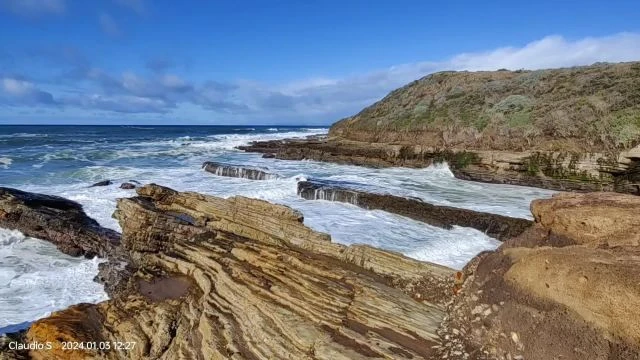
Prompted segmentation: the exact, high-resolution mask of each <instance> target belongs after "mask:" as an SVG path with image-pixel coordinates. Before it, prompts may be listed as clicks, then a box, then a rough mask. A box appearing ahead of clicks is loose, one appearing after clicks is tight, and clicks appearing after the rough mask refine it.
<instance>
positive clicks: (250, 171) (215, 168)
mask: <svg viewBox="0 0 640 360" xmlns="http://www.w3.org/2000/svg"><path fill="white" fill-rule="evenodd" d="M202 168H203V169H204V170H205V171H207V172H210V173H212V174H214V175H218V176H228V177H237V178H243V179H249V180H268V179H277V178H278V176H277V175H275V174H270V173H268V172H267V170H266V169H262V168H256V167H249V166H240V165H231V164H223V163H218V162H213V161H207V162H205V163H204V164H202Z"/></svg>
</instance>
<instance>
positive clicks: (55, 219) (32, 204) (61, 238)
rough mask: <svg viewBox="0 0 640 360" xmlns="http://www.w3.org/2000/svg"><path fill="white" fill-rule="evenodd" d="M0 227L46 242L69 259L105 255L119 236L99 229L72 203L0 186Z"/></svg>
mask: <svg viewBox="0 0 640 360" xmlns="http://www.w3.org/2000/svg"><path fill="white" fill-rule="evenodd" d="M0 227H2V228H5V229H11V230H19V231H21V232H22V233H23V234H25V235H27V236H31V237H34V238H39V239H43V240H48V241H50V242H51V243H53V244H54V245H56V246H57V247H58V249H59V250H60V251H62V252H63V253H65V254H69V255H72V256H78V255H85V256H87V257H92V256H95V255H99V256H106V255H108V254H110V253H111V251H113V249H114V248H115V247H117V246H118V244H119V242H120V234H118V233H117V232H115V231H113V230H109V229H105V228H102V227H101V226H100V225H99V224H98V223H97V222H96V221H95V220H93V219H91V218H90V217H88V216H87V215H86V214H85V213H84V211H83V210H82V206H81V205H80V204H78V203H76V202H75V201H71V200H67V199H65V198H61V197H58V196H51V195H43V194H34V193H28V192H24V191H20V190H16V189H11V188H3V187H0Z"/></svg>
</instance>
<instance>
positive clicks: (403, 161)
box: [238, 137, 640, 195]
mask: <svg viewBox="0 0 640 360" xmlns="http://www.w3.org/2000/svg"><path fill="white" fill-rule="evenodd" d="M238 148H239V149H241V150H244V151H247V152H257V153H263V154H270V155H274V156H275V157H276V158H278V159H284V160H303V159H309V160H316V161H326V162H333V163H338V164H351V165H360V166H370V167H392V166H403V167H416V168H420V167H427V166H429V165H432V164H435V163H440V162H447V163H448V164H449V167H450V168H451V171H452V172H453V174H454V175H455V176H456V177H457V178H459V179H463V180H472V181H480V182H489V183H499V184H512V185H524V186H533V187H540V188H545V189H552V190H561V191H581V192H588V191H616V192H620V193H628V194H634V195H640V156H639V155H638V152H639V150H638V149H637V148H634V149H631V150H629V151H625V152H620V153H619V154H617V155H612V154H605V153H587V152H570V151H564V152H563V151H555V152H554V151H502V150H501V151H498V150H476V149H471V150H465V149H456V148H435V147H431V146H422V145H411V144H400V143H395V144H391V143H370V142H361V141H353V140H345V139H341V138H336V137H333V138H328V139H324V140H318V139H312V140H300V139H289V140H272V141H259V142H255V143H253V144H251V145H247V146H240V147H238Z"/></svg>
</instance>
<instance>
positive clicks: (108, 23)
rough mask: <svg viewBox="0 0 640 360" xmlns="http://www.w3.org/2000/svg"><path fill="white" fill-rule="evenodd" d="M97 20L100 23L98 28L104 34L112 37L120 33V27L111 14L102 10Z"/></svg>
mask: <svg viewBox="0 0 640 360" xmlns="http://www.w3.org/2000/svg"><path fill="white" fill-rule="evenodd" d="M98 20H99V23H100V28H101V29H102V31H103V32H104V33H105V34H107V35H109V36H111V37H114V38H115V37H119V36H120V35H122V31H121V30H120V27H119V26H118V24H117V23H116V21H115V20H114V19H113V17H111V15H109V14H107V13H104V12H103V13H100V16H99V18H98Z"/></svg>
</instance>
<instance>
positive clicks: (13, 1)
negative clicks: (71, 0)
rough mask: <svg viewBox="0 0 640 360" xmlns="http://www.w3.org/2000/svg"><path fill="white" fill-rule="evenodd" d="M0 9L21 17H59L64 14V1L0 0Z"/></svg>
mask: <svg viewBox="0 0 640 360" xmlns="http://www.w3.org/2000/svg"><path fill="white" fill-rule="evenodd" d="M0 7H2V8H5V9H7V10H9V11H11V12H13V13H15V14H18V15H21V16H28V17H33V16H40V15H45V14H56V15H60V14H63V13H64V12H65V9H66V6H65V1H64V0H0Z"/></svg>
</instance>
